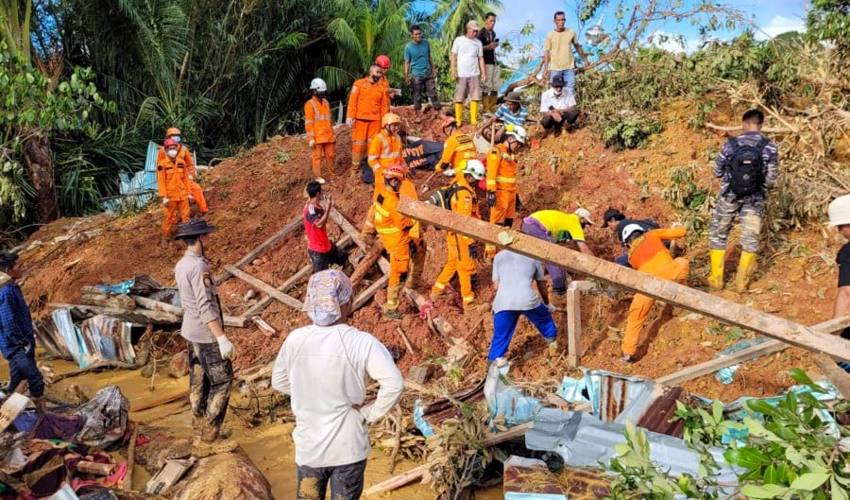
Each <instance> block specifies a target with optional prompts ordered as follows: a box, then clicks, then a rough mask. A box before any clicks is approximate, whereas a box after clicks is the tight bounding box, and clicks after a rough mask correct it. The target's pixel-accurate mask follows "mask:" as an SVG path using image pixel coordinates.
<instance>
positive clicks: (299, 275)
mask: <svg viewBox="0 0 850 500" xmlns="http://www.w3.org/2000/svg"><path fill="white" fill-rule="evenodd" d="M311 272H313V265H312V264H307V265H306V266H304V267H302V268H301V269H299V270H298V272H296V273H295V274H293V275H292V276H291V277H290V278H289V279H288V280H286V281H284V282H283V284H282V285H280V286H279V287H277V290H278V291H280V292H281V293H283V292H284V291H285V290H289V288H291V287H292V286H293V285H295V284H296V283H298V282H299V281H301V280H302V279H304V278H305V277H307V276H309V275H310V273H311ZM273 300H274V298H272V296H271V295H266V296H265V297H263V298H262V299H260V300H259V301H257V303H256V304H254V305H253V306H251V308H250V309H248V310H247V311H245V312H244V313H243V314H242V317H243V318H251V317H253V316H256V315H258V314H260V313H261V312H263V311H264V310H265V309H266V307H268V306H269V304H271V303H272V301H273Z"/></svg>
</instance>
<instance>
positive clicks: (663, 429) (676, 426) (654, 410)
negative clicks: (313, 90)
mask: <svg viewBox="0 0 850 500" xmlns="http://www.w3.org/2000/svg"><path fill="white" fill-rule="evenodd" d="M686 399H688V396H687V394H685V390H684V389H682V388H681V387H673V388H671V389H668V390H666V391H664V394H662V395H661V396H659V397H657V398H655V400H653V401H652V404H650V405H649V407H648V408H647V409H646V410H645V411H644V412H643V415H641V417H640V420H638V423H637V426H638V427H642V428H644V429H647V430H650V431H653V432H658V433H660V434H667V435H668V436H674V437H682V434H683V433H684V429H685V423H684V422H683V421H682V420H676V421H675V422H671V419H672V418H673V417H674V416H675V415H676V402H677V401H682V402H685V400H686Z"/></svg>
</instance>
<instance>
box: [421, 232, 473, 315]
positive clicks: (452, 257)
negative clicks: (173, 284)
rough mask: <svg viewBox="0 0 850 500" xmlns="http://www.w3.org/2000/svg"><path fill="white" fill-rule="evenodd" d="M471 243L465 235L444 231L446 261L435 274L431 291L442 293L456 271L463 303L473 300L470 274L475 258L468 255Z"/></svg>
mask: <svg viewBox="0 0 850 500" xmlns="http://www.w3.org/2000/svg"><path fill="white" fill-rule="evenodd" d="M472 243H473V242H472V241H471V240H469V238H467V237H465V236H459V235H457V234H454V233H446V247H447V248H448V251H449V252H448V253H449V255H448V262H446V265H445V266H444V267H443V271H442V272H441V273H440V275H439V276H437V281H436V282H434V287H433V288H431V293H436V294H439V293H443V290H445V288H446V285H448V284H449V281H451V280H452V278H453V277H454V275H455V273H457V277H458V281H460V296H461V297H462V298H463V304H464V305H469V304H471V303H472V302H474V301H475V293H474V292H473V291H472V275H473V274H475V271H476V266H475V260H474V259H473V258H472V257H471V256H470V255H469V247H470V245H472Z"/></svg>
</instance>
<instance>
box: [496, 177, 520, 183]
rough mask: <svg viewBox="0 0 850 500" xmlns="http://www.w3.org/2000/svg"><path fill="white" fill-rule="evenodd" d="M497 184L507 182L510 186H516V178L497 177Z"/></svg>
mask: <svg viewBox="0 0 850 500" xmlns="http://www.w3.org/2000/svg"><path fill="white" fill-rule="evenodd" d="M496 182H506V183H508V184H516V177H496Z"/></svg>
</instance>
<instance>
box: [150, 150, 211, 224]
mask: <svg viewBox="0 0 850 500" xmlns="http://www.w3.org/2000/svg"><path fill="white" fill-rule="evenodd" d="M177 158H182V159H183V164H184V165H186V175H188V176H189V184H188V189H189V194H190V195H191V196H192V198H194V200H195V203H197V204H198V211H199V212H201V215H203V214H205V213H207V212H209V211H210V209H209V207H208V206H207V200H206V198H204V191H203V189H201V186H200V185H199V184H198V183H197V182H195V175H196V173H195V160H193V159H192V152H191V151H189V148H187V147H185V146H183V145H182V144H180V145H179V146H177ZM165 160H170V158H168V155H166V154H165V148H160V150H159V153H157V155H156V163H157V165H159V163H160V162H161V161H165ZM176 221H177V218H176V214H175V217H174V218H173V219H172V222H176Z"/></svg>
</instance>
